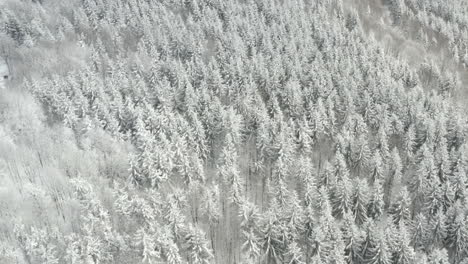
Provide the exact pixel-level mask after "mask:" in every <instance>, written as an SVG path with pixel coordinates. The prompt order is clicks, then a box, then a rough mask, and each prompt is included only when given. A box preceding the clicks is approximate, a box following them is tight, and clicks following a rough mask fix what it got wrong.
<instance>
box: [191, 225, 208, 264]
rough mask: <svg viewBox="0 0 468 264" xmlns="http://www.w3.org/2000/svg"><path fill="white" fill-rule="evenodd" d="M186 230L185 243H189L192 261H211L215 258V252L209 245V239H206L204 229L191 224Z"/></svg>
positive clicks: (198, 263) (196, 263)
mask: <svg viewBox="0 0 468 264" xmlns="http://www.w3.org/2000/svg"><path fill="white" fill-rule="evenodd" d="M186 232H187V233H186V235H185V237H184V239H185V243H186V244H187V250H188V252H189V256H190V260H191V261H192V263H194V264H209V263H211V259H213V253H212V251H211V249H210V248H209V246H208V241H206V238H205V234H204V233H203V231H202V230H200V229H199V228H196V227H194V226H192V225H190V226H189V227H188V229H187V230H186Z"/></svg>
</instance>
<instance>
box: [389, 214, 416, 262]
mask: <svg viewBox="0 0 468 264" xmlns="http://www.w3.org/2000/svg"><path fill="white" fill-rule="evenodd" d="M410 244H411V241H410V235H409V234H408V231H407V230H406V226H405V224H404V223H400V224H399V232H398V238H397V240H396V250H395V252H394V254H393V262H394V263H396V264H412V263H414V261H415V258H416V255H415V252H414V250H413V248H412V247H411V245H410Z"/></svg>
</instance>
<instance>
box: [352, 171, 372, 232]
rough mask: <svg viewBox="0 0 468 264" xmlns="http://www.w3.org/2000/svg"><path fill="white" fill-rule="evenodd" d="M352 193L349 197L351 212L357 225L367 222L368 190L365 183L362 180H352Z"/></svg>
mask: <svg viewBox="0 0 468 264" xmlns="http://www.w3.org/2000/svg"><path fill="white" fill-rule="evenodd" d="M353 183H354V185H353V193H352V196H351V203H352V205H351V212H352V213H353V216H354V220H355V222H356V224H357V225H362V224H363V223H365V222H366V221H367V204H368V202H369V201H368V199H369V197H368V193H369V188H368V185H367V182H366V181H365V180H362V179H357V178H356V179H354V181H353Z"/></svg>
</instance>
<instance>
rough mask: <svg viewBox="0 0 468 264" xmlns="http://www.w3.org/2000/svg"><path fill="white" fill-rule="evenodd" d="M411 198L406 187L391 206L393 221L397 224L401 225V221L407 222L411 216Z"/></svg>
mask: <svg viewBox="0 0 468 264" xmlns="http://www.w3.org/2000/svg"><path fill="white" fill-rule="evenodd" d="M410 206H411V199H410V197H409V194H408V191H407V190H406V188H403V189H402V190H401V192H400V194H399V195H398V197H397V199H396V201H395V202H393V204H392V205H391V207H390V213H391V214H392V216H393V222H394V223H395V225H399V224H400V222H401V223H403V224H405V223H407V221H409V220H410V218H411V212H410Z"/></svg>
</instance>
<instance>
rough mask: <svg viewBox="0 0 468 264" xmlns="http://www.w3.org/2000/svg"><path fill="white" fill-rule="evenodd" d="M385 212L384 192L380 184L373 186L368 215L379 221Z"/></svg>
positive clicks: (375, 183)
mask: <svg viewBox="0 0 468 264" xmlns="http://www.w3.org/2000/svg"><path fill="white" fill-rule="evenodd" d="M383 210H384V200H383V190H382V185H381V183H380V182H378V181H377V182H374V184H373V185H372V190H371V195H370V198H369V204H368V205H367V215H368V216H369V217H371V218H373V219H378V218H379V217H380V216H381V215H382V214H383Z"/></svg>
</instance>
